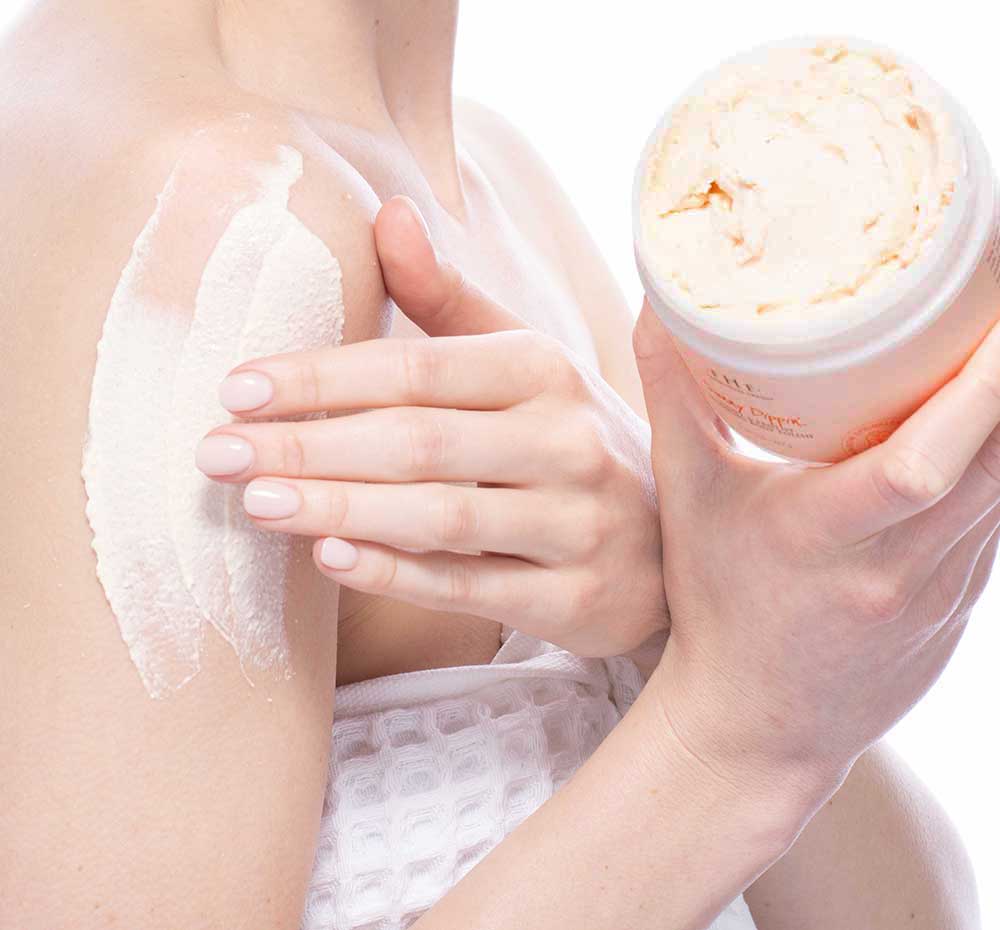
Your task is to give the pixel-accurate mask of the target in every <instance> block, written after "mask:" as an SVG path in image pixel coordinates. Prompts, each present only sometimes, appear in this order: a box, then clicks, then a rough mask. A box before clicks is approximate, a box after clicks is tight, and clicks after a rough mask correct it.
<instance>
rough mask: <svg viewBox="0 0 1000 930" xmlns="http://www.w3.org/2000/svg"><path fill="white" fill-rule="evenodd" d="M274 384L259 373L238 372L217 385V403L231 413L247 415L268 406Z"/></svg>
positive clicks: (272, 394) (272, 396)
mask: <svg viewBox="0 0 1000 930" xmlns="http://www.w3.org/2000/svg"><path fill="white" fill-rule="evenodd" d="M273 398H274V383H273V382H272V381H271V379H270V378H269V377H268V376H267V375H264V374H261V373H260V372H259V371H238V372H236V374H234V375H230V376H229V377H228V378H226V379H225V380H224V381H223V382H222V384H220V385H219V402H220V403H221V404H222V406H223V407H225V408H226V410H229V411H230V412H232V413H247V412H249V411H251V410H256V409H257V408H258V407H263V406H264V405H265V404H269V403H270V402H271V400H272V399H273Z"/></svg>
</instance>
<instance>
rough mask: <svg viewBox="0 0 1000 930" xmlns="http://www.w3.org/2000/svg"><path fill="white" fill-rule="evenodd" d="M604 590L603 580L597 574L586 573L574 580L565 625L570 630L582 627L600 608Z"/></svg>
mask: <svg viewBox="0 0 1000 930" xmlns="http://www.w3.org/2000/svg"><path fill="white" fill-rule="evenodd" d="M604 588H605V586H604V580H603V579H602V578H601V576H600V575H598V574H597V573H591V572H586V573H583V574H581V575H580V576H579V577H578V578H577V579H576V582H575V584H574V585H573V589H572V591H571V593H570V596H569V601H568V607H569V613H568V617H567V623H568V624H569V625H570V626H571V627H572V628H577V627H579V626H580V625H582V624H583V623H584V622H585V618H586V617H588V616H590V615H592V614H593V613H594V611H595V610H597V609H598V608H599V607H600V605H601V600H602V597H603V594H604Z"/></svg>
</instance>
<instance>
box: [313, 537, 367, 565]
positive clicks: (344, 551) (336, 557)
mask: <svg viewBox="0 0 1000 930" xmlns="http://www.w3.org/2000/svg"><path fill="white" fill-rule="evenodd" d="M319 560H320V561H321V562H322V563H323V564H324V565H325V566H326V567H327V568H332V569H333V570H334V571H338V572H346V571H350V570H351V569H352V568H354V566H355V565H357V564H358V550H357V548H356V547H355V546H352V545H351V544H350V543H349V542H346V541H345V540H343V539H334V538H332V537H331V538H330V539H324V540H323V545H322V546H320V547H319Z"/></svg>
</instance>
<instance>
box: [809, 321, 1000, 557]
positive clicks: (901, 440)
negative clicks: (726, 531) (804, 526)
mask: <svg viewBox="0 0 1000 930" xmlns="http://www.w3.org/2000/svg"><path fill="white" fill-rule="evenodd" d="M998 425H1000V326H995V327H994V328H993V330H992V331H991V332H990V334H989V335H988V336H987V337H986V339H985V340H984V341H983V343H982V345H981V346H980V347H979V349H978V350H977V351H976V353H975V354H974V355H973V356H972V358H971V359H970V360H969V361H968V362H967V363H966V365H965V367H964V368H963V369H962V370H961V372H960V373H959V374H958V375H956V376H955V377H954V378H953V379H952V380H951V381H949V382H948V383H947V384H946V385H945V386H944V387H943V388H941V389H940V390H939V391H938V392H937V393H936V394H935V395H934V396H933V397H931V398H930V400H928V401H927V402H926V403H925V404H924V405H923V406H922V407H921V408H920V409H919V410H917V412H916V413H914V414H913V415H912V416H911V417H910V418H909V419H908V420H907V421H906V422H905V423H903V425H902V426H900V427H899V429H898V430H896V432H895V433H893V435H892V436H891V437H890V438H889V439H888V440H887V441H886V442H885V443H883V444H882V445H881V446H877V447H875V448H874V449H870V450H868V451H867V452H864V453H862V454H861V455H858V456H856V457H854V458H852V459H848V460H847V461H846V462H842V463H840V464H839V465H834V466H832V467H830V468H826V469H822V470H818V471H816V472H813V473H810V474H807V475H804V476H803V478H804V486H805V487H807V488H810V487H811V492H810V493H818V494H820V495H824V496H825V499H826V500H828V501H831V502H834V501H835V502H836V507H832V508H830V509H831V510H832V511H834V512H833V513H831V515H830V518H829V522H830V528H831V530H832V532H833V535H834V536H835V538H837V539H838V540H839V541H841V542H844V543H847V544H850V543H856V542H860V541H862V540H864V539H867V538H869V537H871V536H873V535H875V534H876V533H880V532H882V531H883V530H886V529H888V528H889V527H891V526H894V525H896V524H897V523H901V522H903V521H904V520H907V519H909V518H910V517H913V516H915V515H916V514H918V513H922V512H923V511H925V510H929V509H930V508H931V507H933V506H934V505H935V504H936V503H937V502H938V501H940V500H941V499H942V498H944V497H946V496H947V495H948V494H949V493H950V492H951V491H952V490H953V489H954V488H955V486H956V485H957V484H958V482H959V481H960V480H961V478H962V476H963V475H964V474H965V472H966V470H967V469H968V468H969V466H970V465H971V464H972V463H973V461H974V460H975V458H976V456H977V454H978V453H979V451H980V449H981V448H982V447H983V445H984V444H985V443H986V442H987V441H988V440H989V439H990V436H991V435H992V434H993V431H994V430H995V429H996V428H997V426H998Z"/></svg>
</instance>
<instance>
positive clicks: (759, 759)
mask: <svg viewBox="0 0 1000 930" xmlns="http://www.w3.org/2000/svg"><path fill="white" fill-rule="evenodd" d="M662 674H663V673H662V670H661V669H657V671H656V672H655V673H654V679H651V680H650V682H649V686H648V687H647V688H646V689H645V691H644V692H643V697H645V698H647V699H648V701H649V708H648V712H649V713H650V714H651V715H652V716H654V717H656V718H657V723H656V724H655V725H654V726H653V728H652V732H653V733H654V734H655V735H654V740H655V741H656V744H657V749H658V752H659V753H660V755H661V756H662V757H663V758H664V759H669V760H670V761H669V763H667V764H669V765H670V766H671V768H672V769H673V771H674V772H676V773H677V774H678V777H683V778H684V779H685V780H686V781H687V782H689V783H690V784H692V785H697V787H698V791H699V792H700V793H701V794H703V795H704V796H705V797H706V798H711V799H712V801H711V803H713V804H715V805H725V806H727V807H728V808H729V809H730V810H731V814H732V816H733V817H734V819H735V821H736V824H738V825H739V828H740V830H741V831H742V833H741V835H745V836H746V837H747V838H748V840H750V841H751V843H752V845H753V847H754V848H755V849H760V850H761V851H762V852H763V853H765V854H767V853H770V854H773V857H774V859H777V858H778V857H780V856H781V855H783V854H784V853H785V852H786V851H787V850H788V848H789V847H790V846H791V845H792V843H793V842H794V841H795V839H796V838H797V837H798V835H799V833H800V832H801V831H802V829H803V828H804V827H805V825H806V824H807V823H808V822H809V821H810V820H811V819H812V817H813V816H814V815H815V813H816V812H817V811H818V810H819V808H820V807H822V805H823V804H824V803H826V801H827V800H828V799H829V798H830V797H831V796H832V795H833V794H834V793H835V792H836V790H837V788H838V787H839V786H840V785H841V784H842V783H843V781H844V779H845V778H846V777H847V773H848V772H849V770H850V765H849V764H848V765H845V766H841V767H838V766H836V765H834V764H832V763H831V762H830V761H829V760H827V759H821V758H818V757H817V758H812V757H808V758H793V757H788V758H782V759H777V758H774V757H772V756H770V755H768V754H766V753H765V752H763V751H757V749H756V747H754V746H753V745H751V744H750V742H749V741H748V740H747V739H746V738H745V737H746V734H742V737H741V738H735V734H734V732H732V729H731V728H728V727H725V726H722V725H721V724H719V723H713V722H712V721H711V720H703V721H700V722H699V725H698V728H697V738H695V735H694V733H693V732H692V728H691V726H690V722H689V721H690V716H691V714H690V708H686V707H685V705H684V699H683V697H682V695H680V694H679V693H678V691H677V689H671V688H666V687H662V686H661V682H659V681H658V680H655V679H657V678H659V677H660V676H662ZM734 825H735V824H734ZM772 861H773V860H772Z"/></svg>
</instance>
